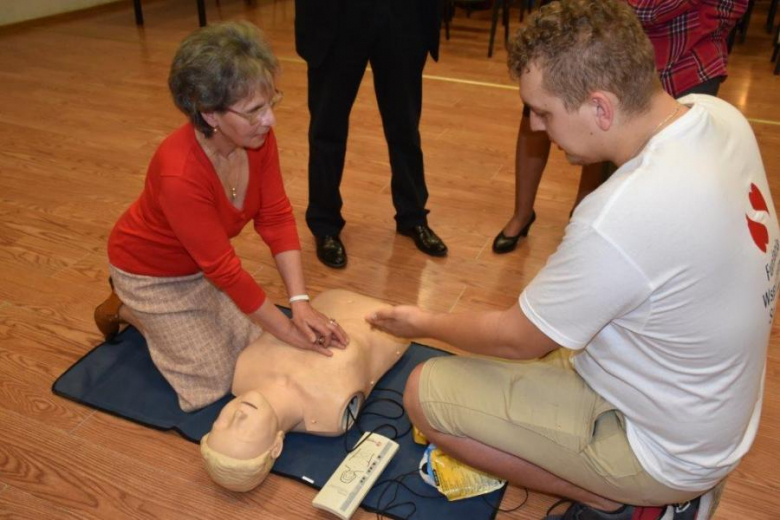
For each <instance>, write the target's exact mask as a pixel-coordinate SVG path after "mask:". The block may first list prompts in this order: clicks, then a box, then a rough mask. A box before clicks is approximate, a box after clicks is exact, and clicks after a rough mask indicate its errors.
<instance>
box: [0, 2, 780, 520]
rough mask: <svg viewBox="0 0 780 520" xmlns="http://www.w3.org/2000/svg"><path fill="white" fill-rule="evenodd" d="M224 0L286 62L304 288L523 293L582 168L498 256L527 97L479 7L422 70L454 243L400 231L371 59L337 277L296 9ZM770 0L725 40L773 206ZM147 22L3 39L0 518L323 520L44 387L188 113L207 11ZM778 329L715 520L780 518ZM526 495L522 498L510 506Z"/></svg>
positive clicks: (276, 290) (269, 484)
mask: <svg viewBox="0 0 780 520" xmlns="http://www.w3.org/2000/svg"><path fill="white" fill-rule="evenodd" d="M220 3H221V6H217V5H216V4H215V2H213V1H208V2H207V6H208V16H209V20H210V21H212V22H213V21H217V20H219V19H236V18H247V19H249V20H252V21H253V22H255V23H257V24H258V25H259V26H260V27H262V28H263V29H264V30H265V31H266V32H267V34H268V35H269V37H270V39H271V40H272V42H273V44H274V46H275V49H276V52H277V54H278V56H279V57H280V58H281V60H282V63H283V67H284V72H283V76H282V79H281V85H280V87H281V88H282V89H283V90H284V91H285V99H284V103H282V105H280V107H279V109H278V110H277V117H278V127H277V135H278V141H279V148H280V151H281V162H282V167H283V171H284V179H285V182H286V186H287V190H288V193H289V195H290V197H291V199H292V202H293V205H294V207H295V212H296V216H297V218H298V222H299V224H300V226H301V236H302V238H303V258H304V263H305V270H306V277H307V280H308V284H309V289H310V292H312V293H317V292H319V291H321V290H323V289H326V288H333V287H344V288H348V289H352V290H355V291H359V292H362V293H365V294H369V295H371V296H374V297H378V298H381V299H384V300H386V301H389V302H394V303H402V302H406V303H409V302H412V303H417V304H419V305H422V306H424V307H426V308H428V309H433V310H438V311H447V310H454V311H474V310H479V309H495V308H504V307H507V306H509V305H511V304H512V303H513V302H514V301H515V299H516V297H517V295H518V294H519V292H520V291H521V289H522V288H523V286H524V285H525V284H526V283H528V282H529V281H530V280H531V279H532V277H533V276H534V274H535V273H536V272H537V271H538V270H539V269H540V267H541V266H542V265H543V263H544V261H545V259H546V258H547V257H548V256H549V255H550V254H551V253H552V252H553V251H554V250H555V248H556V246H557V244H558V243H559V241H560V240H561V237H562V235H563V230H564V227H565V224H566V222H567V218H568V214H569V210H570V209H571V205H572V202H573V200H574V197H575V192H576V188H577V180H578V170H577V169H576V168H574V167H571V166H569V165H567V164H566V162H565V159H564V157H563V156H562V154H561V153H560V152H559V151H557V150H556V151H554V152H553V155H552V157H551V160H550V164H549V166H548V169H547V173H546V175H545V177H544V180H543V181H542V184H541V188H540V192H539V198H538V203H537V206H536V211H537V213H538V216H539V218H538V220H537V222H536V224H534V227H533V229H532V230H531V235H530V236H529V237H528V239H527V240H525V241H523V242H522V243H521V245H520V246H519V248H518V250H517V251H516V252H514V253H512V254H509V255H502V256H496V255H494V254H492V252H491V250H490V244H491V241H492V239H493V237H494V235H495V234H496V232H497V231H498V230H499V229H500V228H501V227H502V226H503V224H504V222H505V221H506V219H507V218H508V216H509V214H510V213H511V210H512V204H513V178H514V174H513V153H514V142H515V136H516V132H517V128H518V122H519V116H520V109H521V105H520V100H519V97H518V92H517V86H516V85H515V84H513V83H512V82H511V81H510V79H509V78H508V75H507V73H506V65H505V59H506V53H505V52H504V51H503V49H501V48H500V47H501V45H499V46H498V47H499V49H498V50H497V52H496V54H495V55H494V56H493V58H492V59H488V58H487V57H486V51H487V42H488V29H489V21H488V13H487V12H484V11H483V12H476V13H473V14H472V16H471V18H468V19H467V18H466V16H465V13H464V12H462V11H458V12H457V14H456V18H455V20H454V22H453V27H452V36H451V39H450V40H449V41H444V38H443V37H442V51H441V60H440V62H439V63H433V62H430V63H429V64H428V65H427V68H426V79H425V81H424V91H425V99H424V110H423V121H422V137H423V149H424V152H425V162H426V170H427V171H426V174H427V179H428V188H429V190H430V193H431V197H430V202H429V208H430V209H431V215H430V223H431V225H432V227H433V228H434V229H435V230H436V231H437V232H438V233H439V234H440V235H441V236H442V237H443V238H444V240H445V241H446V242H447V244H448V245H449V248H450V254H449V256H448V257H447V258H445V259H431V258H429V257H426V256H424V255H422V254H420V253H419V252H417V250H416V249H415V248H414V246H413V244H412V242H411V240H409V239H408V238H405V237H399V236H397V235H396V234H395V232H394V221H393V208H392V204H391V201H390V189H389V181H390V175H389V166H388V156H387V150H386V147H385V143H384V138H383V135H382V131H381V125H380V121H379V117H378V112H377V108H376V102H375V100H374V95H373V88H372V87H373V85H372V76H371V73H370V72H367V73H366V76H365V79H364V82H363V86H362V88H361V91H360V95H359V98H358V101H357V103H356V105H355V108H354V110H353V113H352V127H351V136H350V141H349V152H348V156H347V164H346V172H345V179H344V184H343V187H342V191H343V194H344V197H345V201H346V205H345V211H344V215H345V217H346V220H347V221H348V224H347V227H346V228H345V230H344V232H343V234H342V237H343V239H344V242H345V244H346V246H347V248H348V250H349V255H350V263H349V267H348V268H347V269H345V270H343V271H336V270H331V269H328V268H325V267H324V266H322V264H320V263H319V262H318V261H317V260H316V258H315V254H314V244H313V240H312V239H311V237H310V236H309V234H308V231H307V230H306V228H305V225H304V224H303V213H304V209H305V207H306V192H307V187H306V186H307V180H306V163H307V140H306V129H307V125H308V113H307V109H306V67H305V64H304V63H303V62H302V61H301V60H300V59H299V58H298V57H297V56H296V54H295V51H294V45H293V17H294V8H293V2H292V0H278V1H272V0H259V1H257V2H256V6H254V7H247V6H246V5H245V3H244V2H243V0H222V1H221V2H220ZM767 4H768V2H767V1H762V0H759V2H758V4H757V6H756V12H755V13H754V17H753V24H752V26H751V27H750V30H749V31H748V37H747V41H746V42H745V43H744V44H741V45H737V47H736V48H735V50H734V53H733V55H732V62H731V63H730V70H731V77H730V79H729V80H728V81H727V82H726V83H725V84H724V85H723V87H722V90H721V92H722V96H721V97H723V98H724V99H726V100H728V101H730V102H731V103H733V104H735V105H736V106H737V107H739V109H740V110H742V111H743V112H744V113H745V115H746V116H747V117H748V118H750V119H751V122H752V125H753V129H754V131H755V133H756V135H757V137H758V140H759V143H760V145H761V150H762V154H763V158H764V161H765V164H766V169H767V174H768V176H769V178H770V184H771V186H772V189H773V193H774V201H775V207H776V208H780V106H778V101H780V99H779V98H780V96H779V95H778V94H780V79H779V78H780V76H772V75H771V70H772V65H771V64H770V61H769V56H770V54H771V44H770V38H769V36H768V35H767V34H766V33H765V31H764V29H763V24H764V22H765V19H766V10H767ZM144 14H145V18H146V26H145V28H143V29H141V28H137V27H136V26H135V25H134V23H133V13H132V7H131V3H130V2H124V3H119V4H117V5H115V6H111V7H108V8H103V9H98V10H95V11H89V12H86V13H82V14H79V15H74V16H69V17H65V18H58V19H55V20H52V21H49V22H46V23H43V24H28V25H25V26H22V27H17V28H12V29H3V30H0V92H1V93H2V97H1V98H0V99H1V100H0V516H2V517H4V518H5V517H8V518H31V519H48V518H52V519H54V518H56V519H60V518H100V519H111V520H115V519H121V518H165V519H169V518H182V519H192V518H208V519H211V518H221V519H228V518H230V519H232V518H283V519H298V518H323V519H324V518H325V515H324V514H323V513H318V512H317V511H315V510H314V509H313V508H312V507H311V506H310V501H311V499H312V497H313V496H314V491H313V490H312V489H310V488H308V487H305V486H303V485H300V484H297V483H293V482H290V481H288V480H285V479H282V478H278V477H271V478H269V479H268V480H267V481H266V483H264V484H263V486H261V488H260V489H258V490H255V491H253V492H251V493H247V494H243V495H237V494H232V493H229V492H225V491H223V490H220V489H218V488H217V487H216V486H215V485H213V484H212V483H211V482H210V481H209V479H208V478H207V476H206V475H205V472H204V471H203V470H202V468H201V464H200V457H199V454H198V450H197V447H196V446H195V445H194V444H191V443H189V442H186V441H184V440H183V439H181V438H180V437H179V436H178V435H176V434H175V433H162V432H158V431H153V430H149V429H144V428H141V427H138V426H136V425H133V424H131V423H128V422H125V421H122V420H120V419H116V418H114V417H110V416H108V415H105V414H102V413H99V412H95V411H93V410H92V409H89V408H85V407H82V406H79V405H76V404H73V403H71V402H69V401H66V400H64V399H61V398H58V397H55V396H54V395H52V393H51V391H50V386H51V384H52V382H53V381H54V380H55V379H56V377H57V376H59V375H60V374H61V373H62V372H63V371H64V370H65V369H66V368H67V367H68V366H70V365H71V364H72V363H73V362H75V361H76V360H77V359H78V358H80V357H81V356H82V355H83V354H84V353H86V352H87V351H88V350H90V349H91V348H92V347H94V346H95V345H97V344H98V343H99V341H100V336H99V334H98V332H97V330H96V329H95V326H94V324H93V322H92V310H93V308H94V306H95V305H96V304H97V303H98V302H100V301H101V300H102V299H103V298H104V297H105V295H106V293H107V288H108V287H107V283H106V278H107V268H106V262H107V260H106V249H105V247H106V239H107V237H108V233H109V231H110V229H111V226H112V224H113V223H114V221H115V220H116V219H117V217H118V216H119V215H120V213H121V212H122V211H123V210H124V209H125V207H126V206H127V205H128V204H129V203H130V202H131V201H132V200H133V199H134V198H135V197H136V196H137V194H138V193H139V191H140V189H141V187H142V183H143V180H144V175H145V170H146V166H147V163H148V161H149V159H150V157H151V155H152V153H153V152H154V150H155V147H156V146H157V145H158V143H159V142H160V141H161V140H162V139H163V137H164V136H165V135H166V134H168V133H169V132H170V131H171V130H173V129H174V128H176V127H177V126H179V125H180V124H181V123H182V121H183V117H182V115H181V114H180V113H178V112H177V110H176V109H175V108H174V107H173V104H172V103H171V101H170V98H169V94H168V91H167V87H166V77H167V71H168V67H169V64H170V61H171V58H172V55H173V53H174V51H175V49H176V46H177V44H178V42H179V41H180V40H181V39H182V38H183V37H184V36H185V35H186V34H187V33H188V32H189V31H190V30H192V29H194V28H195V27H196V26H197V15H196V9H195V2H192V1H190V0H158V1H153V2H152V1H146V2H144ZM516 14H517V13H516V12H513V19H512V21H511V24H512V25H513V28H514V27H516V26H517V25H518V21H517V17H516ZM250 227H251V226H250ZM236 245H237V248H238V250H239V253H240V254H241V256H242V258H243V259H244V260H245V265H246V267H247V268H248V269H249V270H250V271H251V272H252V273H254V276H255V277H256V279H257V280H259V281H260V283H261V284H263V285H264V287H265V288H266V290H267V291H268V293H269V294H270V295H271V297H272V298H273V299H274V301H276V302H284V299H285V293H284V289H283V286H282V284H281V281H280V279H279V276H278V274H277V272H276V271H275V269H274V267H273V262H272V259H271V257H270V255H269V253H268V251H267V249H266V248H265V247H264V246H263V245H262V244H261V242H260V241H259V239H258V238H257V237H256V236H255V235H253V234H252V233H251V232H247V233H245V234H244V235H242V236H241V237H239V239H237V240H236ZM713 283H718V281H717V280H715V281H713ZM771 341H772V343H771V345H770V351H769V363H768V370H767V382H766V397H765V400H764V413H763V419H762V425H761V429H760V432H759V436H758V439H757V440H756V442H755V445H754V447H753V449H752V451H751V452H750V454H749V455H748V456H747V457H746V458H745V459H744V462H743V463H742V464H741V465H740V466H739V468H738V469H737V470H736V471H735V472H734V474H733V475H732V476H731V478H730V480H729V483H728V486H727V488H726V491H725V494H724V496H723V500H722V503H721V507H720V509H719V512H718V514H717V515H716V518H719V519H770V518H780V492H779V491H780V359H778V355H779V354H780V352H779V351H778V349H780V329H778V326H777V325H776V326H775V328H774V329H773V333H772V339H771ZM522 496H523V495H522V492H521V491H519V490H517V489H510V491H509V492H508V494H507V497H506V499H505V501H504V507H512V506H513V505H515V504H517V503H519V501H520V499H521V498H522ZM552 502H553V498H552V497H548V496H544V495H541V494H538V493H531V495H530V498H529V500H528V502H527V504H526V505H525V506H524V507H522V508H521V509H519V510H518V511H515V512H513V513H509V514H500V515H499V518H517V519H536V518H541V517H542V516H543V515H544V512H545V510H546V508H547V507H548V506H549V505H550V504H551V503H552ZM356 517H357V518H363V519H365V518H371V517H373V515H369V514H368V513H365V512H363V511H361V512H359V513H358V514H357V515H356Z"/></svg>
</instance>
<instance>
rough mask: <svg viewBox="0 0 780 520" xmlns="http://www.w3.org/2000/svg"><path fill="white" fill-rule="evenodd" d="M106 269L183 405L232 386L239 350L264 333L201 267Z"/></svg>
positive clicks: (192, 406) (198, 404)
mask: <svg viewBox="0 0 780 520" xmlns="http://www.w3.org/2000/svg"><path fill="white" fill-rule="evenodd" d="M109 271H110V273H111V277H112V279H113V281H114V289H115V290H116V293H117V295H119V298H120V299H121V300H122V303H124V304H125V305H127V306H128V308H129V309H130V310H132V311H133V314H134V315H135V316H136V318H137V319H138V322H139V325H140V326H141V328H142V329H143V335H144V338H145V339H146V343H147V345H148V346H149V352H150V354H151V357H152V361H154V364H155V365H156V366H157V368H158V369H159V370H160V372H161V373H162V375H163V376H164V377H165V379H166V380H167V381H168V382H169V383H170V384H171V386H172V387H173V388H174V390H176V394H177V395H178V396H179V406H181V408H182V410H184V411H185V412H190V411H193V410H197V409H198V408H202V407H204V406H206V405H208V404H211V403H213V402H214V401H216V400H217V399H219V398H220V397H222V396H223V395H225V394H226V393H227V392H228V391H230V387H231V384H232V381H233V372H234V369H235V366H236V359H237V358H238V354H239V353H240V352H241V351H242V350H243V349H244V347H246V346H247V345H249V343H251V342H252V341H254V340H255V339H257V338H258V337H260V335H261V334H262V330H261V329H260V327H258V326H257V325H256V324H255V323H253V322H252V321H251V320H250V319H249V318H248V317H247V316H246V314H244V313H243V312H241V310H239V308H238V307H236V305H235V303H233V300H231V299H230V298H229V297H228V296H227V295H226V294H225V293H223V292H222V291H221V290H219V289H218V288H217V287H215V286H214V285H212V284H211V282H209V281H208V280H207V279H206V278H205V277H204V276H203V273H197V274H193V275H188V276H176V277H157V276H142V275H136V274H131V273H127V272H125V271H122V270H121V269H118V268H116V267H114V266H112V265H111V266H109Z"/></svg>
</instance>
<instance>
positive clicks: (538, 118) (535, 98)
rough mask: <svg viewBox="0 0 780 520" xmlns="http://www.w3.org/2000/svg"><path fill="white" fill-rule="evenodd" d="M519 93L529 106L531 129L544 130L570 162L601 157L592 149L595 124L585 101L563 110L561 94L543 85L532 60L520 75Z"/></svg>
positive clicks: (540, 72) (587, 161) (592, 160)
mask: <svg viewBox="0 0 780 520" xmlns="http://www.w3.org/2000/svg"><path fill="white" fill-rule="evenodd" d="M520 96H521V97H522V98H523V103H525V105H526V106H528V107H529V108H530V110H531V129H532V130H533V131H535V132H540V131H545V132H547V135H548V136H549V137H550V140H551V141H552V142H553V143H555V144H556V145H558V147H559V148H561V149H562V150H563V151H564V152H565V153H566V158H567V159H568V160H569V162H570V163H572V164H590V163H594V162H598V161H600V160H601V159H600V158H598V157H596V156H595V155H594V153H593V144H595V136H596V132H597V130H598V127H596V126H595V120H594V118H593V115H592V113H593V112H592V109H591V108H590V107H589V105H588V103H587V102H586V103H584V104H583V105H582V106H580V107H579V108H578V109H577V110H575V111H574V112H569V111H567V110H566V107H565V106H564V104H563V101H562V100H561V98H559V97H557V96H554V95H553V94H551V93H549V92H548V91H547V90H546V89H545V88H544V86H543V85H542V71H541V70H539V68H538V67H537V66H536V65H535V64H533V63H532V64H531V66H530V67H529V69H528V71H527V72H525V73H524V74H523V75H522V77H521V79H520Z"/></svg>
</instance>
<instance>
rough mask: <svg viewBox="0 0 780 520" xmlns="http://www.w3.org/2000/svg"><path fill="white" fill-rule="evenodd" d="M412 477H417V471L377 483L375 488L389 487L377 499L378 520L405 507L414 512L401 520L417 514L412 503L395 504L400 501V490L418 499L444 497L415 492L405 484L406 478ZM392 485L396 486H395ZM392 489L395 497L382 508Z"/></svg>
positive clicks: (415, 507) (406, 519)
mask: <svg viewBox="0 0 780 520" xmlns="http://www.w3.org/2000/svg"><path fill="white" fill-rule="evenodd" d="M410 475H417V471H416V470H415V471H410V472H409V473H404V474H401V475H398V476H397V477H394V478H392V479H385V480H380V481H379V482H377V483H376V484H375V485H374V487H375V488H376V487H379V486H381V485H385V484H387V487H385V488H384V489H383V490H382V492H381V493H380V494H379V497H378V498H377V501H376V504H377V511H376V517H377V520H381V518H382V517H383V516H385V515H386V514H387V513H388V512H389V511H391V510H392V509H398V508H400V507H404V506H411V508H412V511H411V513H409V514H408V515H407V516H405V517H399V518H402V519H403V520H409V519H410V518H411V517H412V516H413V515H414V514H415V513H416V512H417V506H416V505H415V503H414V502H412V501H406V502H399V503H397V504H396V503H394V502H395V501H396V500H397V499H398V490H399V489H400V488H403V489H405V490H406V491H408V492H409V493H411V494H412V495H414V496H416V497H418V498H424V499H439V498H441V497H442V495H441V494H439V493H437V494H435V495H424V494H422V493H419V492H417V491H415V490H414V489H412V488H411V487H409V486H408V485H407V484H406V483H405V482H404V479H405V478H406V477H408V476H410ZM391 484H395V485H394V486H393V485H391ZM390 489H392V490H393V496H392V497H391V498H390V500H389V501H388V503H387V505H386V506H382V500H383V499H384V498H385V494H386V493H387V492H388V491H389V490H390Z"/></svg>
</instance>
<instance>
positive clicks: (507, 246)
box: [493, 211, 536, 255]
mask: <svg viewBox="0 0 780 520" xmlns="http://www.w3.org/2000/svg"><path fill="white" fill-rule="evenodd" d="M534 220H536V212H535V211H532V212H531V219H530V220H529V221H528V224H526V225H525V227H524V228H523V229H521V230H520V233H518V234H517V235H515V236H513V237H508V236H506V235H505V234H504V231H503V230H502V231H500V232H499V233H498V235H496V238H495V240H493V252H494V253H497V254H499V255H501V254H504V253H509V252H510V251H514V250H515V248H516V247H517V241H518V240H520V237H526V236H528V230H530V229H531V224H533V223H534Z"/></svg>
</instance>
